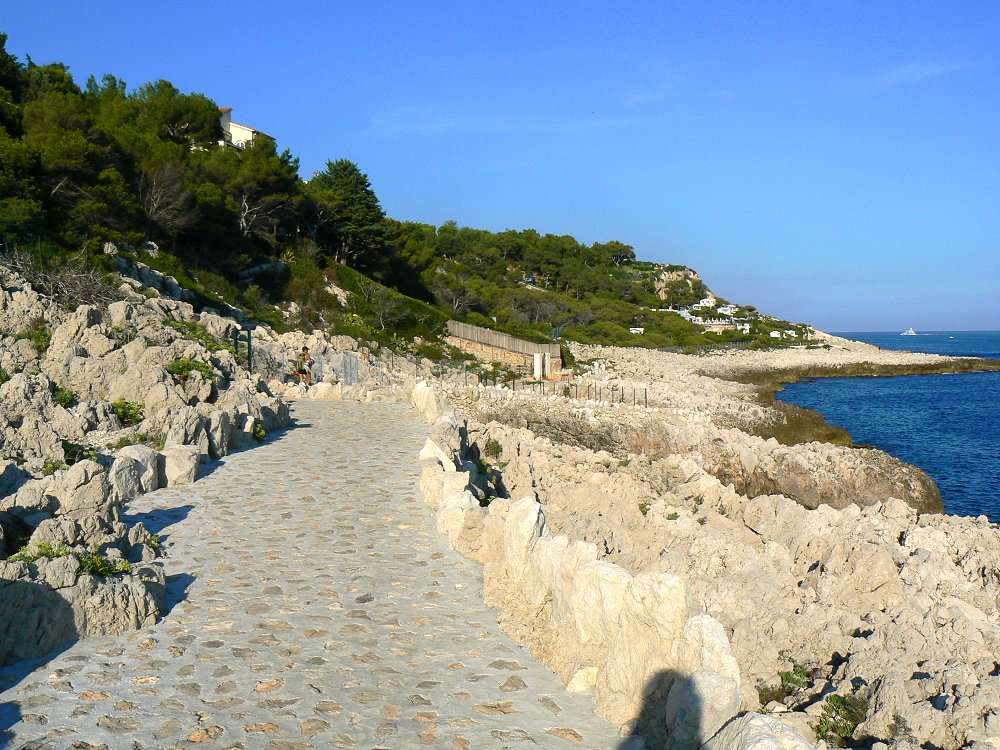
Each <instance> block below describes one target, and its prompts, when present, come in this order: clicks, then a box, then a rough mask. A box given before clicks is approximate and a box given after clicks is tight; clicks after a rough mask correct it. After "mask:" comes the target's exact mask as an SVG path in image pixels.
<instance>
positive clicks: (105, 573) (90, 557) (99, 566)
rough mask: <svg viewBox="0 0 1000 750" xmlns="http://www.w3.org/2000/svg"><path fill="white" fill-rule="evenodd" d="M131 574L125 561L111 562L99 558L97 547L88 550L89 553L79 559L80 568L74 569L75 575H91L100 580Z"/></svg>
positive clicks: (129, 566)
mask: <svg viewBox="0 0 1000 750" xmlns="http://www.w3.org/2000/svg"><path fill="white" fill-rule="evenodd" d="M131 572H132V566H131V565H129V564H128V563H127V562H126V561H125V560H118V561H117V562H111V560H109V559H108V558H106V557H102V556H101V553H100V552H99V551H98V549H97V547H94V548H93V549H92V550H90V552H88V553H87V554H85V555H84V556H83V557H81V558H80V567H78V568H77V569H76V574H77V575H82V574H84V573H91V574H92V575H95V576H101V577H102V578H108V577H110V576H114V575H124V574H125V573H131Z"/></svg>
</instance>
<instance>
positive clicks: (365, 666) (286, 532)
mask: <svg viewBox="0 0 1000 750" xmlns="http://www.w3.org/2000/svg"><path fill="white" fill-rule="evenodd" d="M293 414H294V416H295V417H296V419H297V420H298V421H299V426H298V427H296V428H294V429H292V430H289V431H288V432H286V433H284V434H283V435H280V436H278V437H276V438H275V439H273V440H270V441H268V442H267V443H266V444H265V445H263V446H261V447H259V448H257V449H254V450H251V451H246V452H243V453H239V454H236V455H233V456H230V457H228V458H227V459H226V460H225V461H224V462H222V463H221V464H220V465H217V466H216V467H215V470H214V471H213V472H212V473H211V474H209V475H208V476H207V477H205V478H203V479H200V480H199V481H198V482H196V483H195V484H193V485H188V486H187V487H182V488H174V489H170V490H161V491H159V492H155V493H152V494H150V495H147V496H144V497H140V498H138V499H137V500H136V501H134V502H133V503H132V504H131V506H130V508H129V514H130V517H131V518H132V519H133V520H142V521H144V522H146V524H147V525H148V526H149V527H150V528H151V530H153V531H158V532H159V533H160V534H161V535H162V536H163V538H164V540H165V546H166V549H167V552H168V557H167V558H166V559H165V561H164V562H165V568H166V573H167V576H168V583H169V585H168V603H167V604H168V608H169V612H168V613H167V614H166V616H165V617H164V618H163V620H162V621H161V622H159V623H158V624H157V625H156V626H155V627H152V628H148V629H146V630H142V631H138V632H130V633H127V634H124V635H120V636H114V637H103V638H96V639H89V640H85V641H81V642H79V643H76V644H74V645H73V646H72V647H70V648H68V649H67V650H65V651H63V652H62V653H61V654H59V655H58V656H56V657H55V658H53V659H52V660H51V661H49V662H48V663H47V664H45V665H43V666H40V667H38V668H37V669H35V671H33V672H31V673H30V674H27V675H24V674H23V671H22V673H21V674H17V675H14V676H11V672H10V670H9V669H8V671H7V673H6V674H5V675H3V676H0V688H7V689H6V690H5V692H3V693H0V747H12V748H22V747H24V748H46V749H48V748H52V749H55V748H88V749H89V748H99V747H106V748H109V749H110V750H116V749H117V748H128V749H130V750H131V749H135V748H147V749H153V748H169V747H204V748H232V747H242V748H275V750H277V749H278V748H286V749H292V748H296V749H297V748H409V747H435V748H476V749H477V750H478V749H479V748H501V747H511V748H520V747H532V746H536V747H544V748H614V747H616V746H617V745H618V740H617V733H616V731H615V730H614V728H613V727H611V726H610V725H609V724H607V723H606V722H604V721H603V720H602V719H600V718H599V717H597V716H596V715H595V714H594V713H593V711H592V705H593V704H592V700H591V699H590V698H589V697H586V696H581V695H574V694H570V693H567V692H565V690H564V689H563V687H562V685H561V683H560V682H559V680H558V679H557V678H556V677H555V676H554V675H553V674H552V673H551V672H549V671H548V669H546V668H545V667H544V666H542V665H540V664H538V663H536V662H535V661H534V660H533V659H532V658H531V657H530V655H529V654H527V653H526V652H524V651H522V650H521V649H520V648H519V647H518V646H517V644H515V643H514V642H512V641H511V640H509V639H508V638H507V637H506V636H504V635H503V634H502V633H501V632H500V630H499V628H498V627H497V625H496V620H495V613H494V612H493V611H492V610H491V609H489V608H488V607H486V606H485V605H484V604H483V603H482V597H481V585H482V583H481V580H482V579H481V570H480V567H479V565H478V564H476V563H473V562H470V561H468V560H465V559H464V558H461V557H460V556H458V555H457V554H455V553H453V552H452V551H450V550H449V549H448V548H447V546H446V544H445V542H444V539H443V537H441V536H439V535H438V534H437V532H436V530H435V528H434V520H433V516H432V514H431V512H430V511H429V509H427V508H426V507H425V506H424V505H423V504H422V502H421V501H420V499H419V496H418V490H417V477H418V468H419V467H418V465H417V459H416V456H417V452H418V451H419V449H420V447H421V445H422V443H423V440H424V437H425V435H426V428H425V427H424V426H423V425H421V424H420V423H419V422H418V420H417V419H416V417H415V416H414V414H413V412H412V411H411V410H409V409H407V408H405V407H401V406H397V405H387V404H357V403H352V402H335V403H330V402H310V401H306V402H299V403H298V404H296V405H295V408H294V410H293ZM5 614H6V613H5ZM4 679H6V683H4V682H3V680H4ZM15 681H16V682H15ZM12 682H15V684H13V685H12V684H11V683H12Z"/></svg>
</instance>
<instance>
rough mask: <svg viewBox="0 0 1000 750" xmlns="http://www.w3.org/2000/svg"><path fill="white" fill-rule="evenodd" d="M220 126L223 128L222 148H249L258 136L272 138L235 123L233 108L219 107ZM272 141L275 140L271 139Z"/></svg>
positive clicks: (220, 143)
mask: <svg viewBox="0 0 1000 750" xmlns="http://www.w3.org/2000/svg"><path fill="white" fill-rule="evenodd" d="M219 125H220V126H221V127H222V140H221V141H219V145H220V146H235V147H236V148H247V147H248V146H252V145H253V141H254V138H256V137H257V136H258V135H262V136H265V137H266V138H271V136H269V135H268V134H267V133H264V132H261V131H260V130H254V129H253V128H251V127H250V126H248V125H241V124H240V123H238V122H233V108H232V107H219ZM271 140H274V139H273V138H271Z"/></svg>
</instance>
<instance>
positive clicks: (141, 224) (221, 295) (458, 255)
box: [0, 34, 787, 346]
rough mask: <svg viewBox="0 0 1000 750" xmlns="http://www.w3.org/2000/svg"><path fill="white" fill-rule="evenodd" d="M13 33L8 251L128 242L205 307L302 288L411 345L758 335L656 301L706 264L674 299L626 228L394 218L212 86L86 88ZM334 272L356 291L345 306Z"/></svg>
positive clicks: (309, 309) (341, 318) (266, 301)
mask: <svg viewBox="0 0 1000 750" xmlns="http://www.w3.org/2000/svg"><path fill="white" fill-rule="evenodd" d="M5 45H6V36H4V35H2V34H0V243H2V247H3V250H4V252H6V253H7V254H8V255H10V254H12V253H14V252H16V253H18V255H19V257H20V258H23V257H24V256H25V255H30V256H33V257H34V258H35V260H36V261H40V262H46V261H51V260H52V259H53V258H58V259H59V265H60V266H62V267H66V268H73V269H77V270H78V271H80V272H81V273H83V272H89V273H93V272H94V270H95V269H98V270H102V269H103V270H110V268H111V264H112V263H113V260H112V255H116V254H117V255H120V256H123V257H125V258H130V259H132V260H141V261H142V262H144V263H147V264H149V265H151V266H153V267H154V268H156V269H158V270H161V271H164V272H166V273H169V274H171V275H173V276H175V277H176V278H177V279H178V281H180V283H181V284H182V285H184V286H186V287H188V288H190V289H192V290H193V291H195V292H196V294H197V298H196V301H197V303H199V304H201V305H216V304H219V303H220V302H222V301H223V300H225V301H226V302H228V303H230V304H234V305H237V306H239V307H241V308H243V310H244V311H246V312H247V313H248V314H250V315H251V316H255V317H257V318H259V319H262V320H266V321H268V322H270V323H272V324H275V325H278V326H281V325H283V324H284V321H285V319H284V317H283V316H282V315H281V314H280V313H279V312H278V310H277V309H276V308H275V305H281V306H283V307H284V308H285V309H287V308H288V303H290V302H294V303H295V306H294V308H293V309H294V315H293V316H292V317H291V318H290V319H289V322H290V323H291V324H297V325H302V326H305V327H313V326H317V325H327V326H329V327H332V328H333V329H335V330H339V331H342V332H344V333H348V334H353V335H359V336H365V337H370V338H376V339H382V340H384V341H386V342H391V341H393V340H394V341H395V342H397V343H399V344H403V342H404V339H406V340H408V339H410V338H412V337H413V336H415V335H420V336H422V337H425V338H427V337H433V336H434V335H435V334H439V333H441V332H442V331H443V329H444V324H445V322H446V320H447V319H448V318H459V319H464V320H467V321H469V322H473V323H477V324H480V325H488V326H490V327H495V328H499V329H501V330H506V331H508V332H511V333H515V334H518V335H522V336H527V337H529V338H536V339H537V338H540V337H542V338H543V337H545V336H553V337H554V336H559V335H560V334H561V335H563V336H566V337H568V338H572V339H575V340H579V341H585V342H593V343H611V344H641V345H644V346H663V345H668V344H675V345H676V344H681V345H688V344H695V345H696V344H699V343H704V342H717V341H719V340H720V338H721V339H722V340H726V339H741V338H745V337H743V336H742V334H739V333H737V332H735V331H727V332H725V333H724V334H723V335H722V336H721V337H720V336H717V335H714V334H705V333H703V332H702V329H701V328H700V327H698V326H695V325H693V324H691V323H690V322H687V321H685V320H684V319H682V318H681V317H680V316H678V315H676V314H674V313H670V312H662V311H659V310H656V308H661V307H666V306H667V305H669V304H672V305H690V304H692V303H694V302H696V301H697V300H698V299H700V297H701V296H702V295H704V294H705V293H706V291H707V290H706V289H705V287H704V285H703V284H702V283H701V281H700V280H699V279H697V277H696V276H694V275H693V274H692V275H691V276H693V280H692V279H691V278H688V279H679V280H676V281H674V282H671V284H669V285H667V287H666V289H665V290H664V287H663V284H662V281H661V288H660V291H661V293H665V295H666V296H665V300H664V299H661V297H660V296H659V295H658V294H657V293H656V292H657V289H656V281H657V278H658V277H659V275H660V273H661V271H662V270H663V268H664V267H663V266H658V265H655V264H651V263H643V262H640V261H637V260H636V257H635V252H634V250H633V248H631V247H629V246H628V245H625V244H623V243H621V242H617V241H611V242H606V243H595V244H593V245H586V244H583V243H580V242H578V241H577V240H575V239H574V238H572V237H569V236H555V235H550V234H546V235H543V234H540V233H538V232H536V231H534V230H531V229H529V230H523V231H510V230H509V231H505V232H499V233H494V232H488V231H484V230H478V229H470V228H466V227H459V226H458V225H457V224H456V223H455V222H448V223H446V224H444V225H443V226H441V227H433V226H430V225H426V224H419V223H412V222H398V221H394V220H392V219H390V218H387V217H386V216H385V214H384V212H383V210H382V207H381V206H380V204H379V201H378V198H377V196H376V195H375V193H374V191H373V190H372V188H371V185H370V183H369V180H368V177H367V176H366V175H365V174H363V173H362V172H361V171H360V169H359V168H358V167H357V165H356V164H354V163H353V162H351V161H348V160H347V159H337V160H331V161H329V162H328V163H327V166H326V169H325V170H323V171H322V172H320V173H319V174H317V175H315V176H314V177H313V178H312V179H311V180H310V181H308V182H304V181H302V180H301V179H300V178H299V176H298V166H299V165H298V160H297V159H296V158H295V157H294V156H293V155H292V154H291V153H289V152H288V151H287V150H285V151H279V150H278V147H277V144H276V143H275V141H274V140H273V139H272V138H270V137H268V136H265V135H263V134H260V133H258V134H257V135H256V136H255V137H254V139H253V141H252V143H251V144H248V145H246V146H245V147H243V148H236V147H234V146H232V145H227V144H226V143H225V142H224V140H223V133H222V129H221V125H220V119H219V114H220V112H219V108H218V106H217V105H216V103H215V102H213V101H212V100H211V99H209V98H208V97H206V96H204V95H202V94H184V93H182V92H180V91H178V90H177V88H175V87H174V86H173V85H171V84H170V83H169V82H167V81H157V82H154V83H148V84H145V85H142V86H140V87H138V88H137V89H134V90H132V91H129V90H128V88H127V86H126V83H125V82H124V81H122V80H120V79H118V78H116V77H114V76H112V75H107V76H105V77H104V78H103V79H102V80H101V81H97V80H95V79H93V78H91V79H90V80H88V81H87V83H86V85H85V86H83V87H82V88H81V87H80V86H79V85H78V84H77V83H76V82H75V81H74V80H73V77H72V76H71V75H70V72H69V70H68V69H67V68H66V67H65V66H64V65H62V64H59V63H53V64H49V65H38V64H36V63H34V62H33V61H31V60H30V59H29V61H28V62H27V63H26V64H22V63H20V62H19V61H18V60H17V59H15V58H14V57H13V56H11V55H10V54H8V53H7V52H6V50H5ZM151 243H152V244H151ZM143 248H146V249H147V250H149V249H151V250H152V251H153V252H143V251H142V249H143ZM666 268H667V269H668V270H670V269H673V270H678V269H679V267H666ZM681 270H683V269H681ZM331 284H334V285H336V286H337V287H340V288H341V289H344V290H347V291H348V292H349V293H350V296H349V298H348V301H347V304H346V305H342V304H341V303H340V302H338V300H337V298H336V296H335V293H336V292H337V290H336V289H334V288H333V287H331ZM720 302H721V301H720ZM781 325H784V326H785V327H787V324H784V323H781V324H780V325H778V324H775V325H774V326H773V327H774V328H779V329H780V327H781ZM632 326H641V327H643V328H644V329H645V334H644V335H641V336H638V335H634V334H630V333H629V331H628V329H629V328H630V327H632ZM768 330H769V329H768V325H767V323H766V319H761V320H760V321H757V322H755V328H754V330H753V331H752V334H753V335H757V336H759V337H760V338H761V340H763V341H767V337H766V334H767V331H768Z"/></svg>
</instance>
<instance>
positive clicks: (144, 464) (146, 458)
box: [116, 445, 160, 494]
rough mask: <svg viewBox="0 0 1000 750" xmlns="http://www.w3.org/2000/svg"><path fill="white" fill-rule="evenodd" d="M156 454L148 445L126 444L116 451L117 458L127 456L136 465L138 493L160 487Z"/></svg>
mask: <svg viewBox="0 0 1000 750" xmlns="http://www.w3.org/2000/svg"><path fill="white" fill-rule="evenodd" d="M158 456H159V454H158V453H157V452H156V451H155V450H153V449H152V448H150V447H149V446H148V445H127V446H125V447H124V448H122V449H120V450H119V451H118V455H117V458H128V459H130V460H132V461H134V462H136V464H137V465H138V468H139V488H140V494H145V493H147V492H152V491H153V490H155V489H159V487H160V479H159V476H160V475H159V469H158V460H159V459H158ZM116 460H117V459H116Z"/></svg>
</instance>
